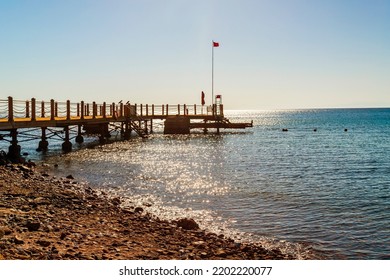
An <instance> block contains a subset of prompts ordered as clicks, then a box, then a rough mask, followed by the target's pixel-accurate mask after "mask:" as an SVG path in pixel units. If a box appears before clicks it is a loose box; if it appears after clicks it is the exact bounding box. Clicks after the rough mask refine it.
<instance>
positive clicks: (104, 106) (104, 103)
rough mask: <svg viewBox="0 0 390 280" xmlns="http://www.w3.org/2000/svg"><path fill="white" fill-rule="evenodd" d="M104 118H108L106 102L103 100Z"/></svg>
mask: <svg viewBox="0 0 390 280" xmlns="http://www.w3.org/2000/svg"><path fill="white" fill-rule="evenodd" d="M103 118H104V119H105V118H106V102H103Z"/></svg>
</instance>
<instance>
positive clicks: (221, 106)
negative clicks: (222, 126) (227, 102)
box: [219, 104, 223, 116]
mask: <svg viewBox="0 0 390 280" xmlns="http://www.w3.org/2000/svg"><path fill="white" fill-rule="evenodd" d="M219 114H220V115H221V116H223V104H220V105H219Z"/></svg>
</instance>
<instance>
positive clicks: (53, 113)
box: [50, 99, 55, 121]
mask: <svg viewBox="0 0 390 280" xmlns="http://www.w3.org/2000/svg"><path fill="white" fill-rule="evenodd" d="M54 117H55V105H54V99H51V100H50V120H52V121H54Z"/></svg>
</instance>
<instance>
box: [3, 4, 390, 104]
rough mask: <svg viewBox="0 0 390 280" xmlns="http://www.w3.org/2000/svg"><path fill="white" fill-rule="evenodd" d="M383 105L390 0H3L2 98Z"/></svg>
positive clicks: (388, 89) (389, 97)
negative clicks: (214, 96)
mask: <svg viewBox="0 0 390 280" xmlns="http://www.w3.org/2000/svg"><path fill="white" fill-rule="evenodd" d="M212 40H214V41H216V42H219V43H220V47H219V48H215V49H214V51H215V93H216V94H222V96H223V102H224V104H225V108H227V109H278V108H281V109H283V108H313V107H315V108H319V107H390V0H382V1H381V0H367V1H359V0H350V1H348V0H344V1H343V0H322V1H319V0H318V1H316V0H311V1H309V0H253V1H252V0H205V1H203V0H196V1H195V0H190V1H185V0H170V1H169V0H168V1H163V0H159V1H157V0H137V1H136V0H90V1H83V0H66V1H65V0H62V1H54V0H50V1H49V0H48V1H40V0H36V1H32V0H26V1H19V0H8V1H6V0H0V93H1V95H0V99H5V98H6V97H7V96H13V97H14V98H15V99H21V100H24V99H30V98H31V97H36V98H37V99H39V100H41V99H42V100H49V99H51V98H54V99H56V100H59V101H64V100H66V99H70V100H71V101H81V100H84V101H88V102H90V101H98V102H102V101H108V102H116V101H119V100H121V99H122V100H126V101H127V100H129V101H130V102H132V103H144V104H146V103H149V104H151V103H155V104H162V103H164V104H165V103H169V104H178V103H180V104H184V103H186V104H194V103H197V104H199V103H200V93H201V91H202V90H203V91H204V92H205V93H206V101H208V103H210V102H211V51H212V47H211V42H212Z"/></svg>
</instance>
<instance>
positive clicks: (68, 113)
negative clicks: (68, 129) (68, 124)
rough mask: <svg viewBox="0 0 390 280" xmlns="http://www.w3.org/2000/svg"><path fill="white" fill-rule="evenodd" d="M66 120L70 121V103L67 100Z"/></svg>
mask: <svg viewBox="0 0 390 280" xmlns="http://www.w3.org/2000/svg"><path fill="white" fill-rule="evenodd" d="M66 119H67V120H68V121H69V120H70V101H69V100H66Z"/></svg>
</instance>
